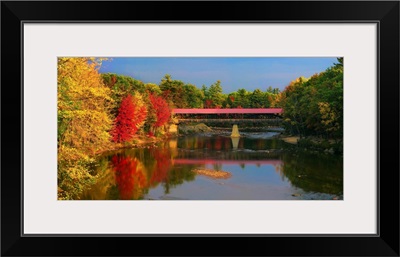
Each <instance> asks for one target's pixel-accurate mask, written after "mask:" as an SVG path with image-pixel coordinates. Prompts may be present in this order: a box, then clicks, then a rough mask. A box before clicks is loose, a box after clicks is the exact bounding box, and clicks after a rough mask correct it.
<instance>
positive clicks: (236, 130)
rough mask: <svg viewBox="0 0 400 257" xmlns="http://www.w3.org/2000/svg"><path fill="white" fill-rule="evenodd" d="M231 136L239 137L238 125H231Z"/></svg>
mask: <svg viewBox="0 0 400 257" xmlns="http://www.w3.org/2000/svg"><path fill="white" fill-rule="evenodd" d="M231 137H240V134H239V128H238V125H233V128H232V134H231Z"/></svg>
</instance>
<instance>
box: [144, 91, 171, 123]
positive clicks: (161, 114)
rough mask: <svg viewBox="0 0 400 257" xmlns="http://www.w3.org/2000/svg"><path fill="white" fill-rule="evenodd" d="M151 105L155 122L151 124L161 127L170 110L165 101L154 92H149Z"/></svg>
mask: <svg viewBox="0 0 400 257" xmlns="http://www.w3.org/2000/svg"><path fill="white" fill-rule="evenodd" d="M149 98H150V102H151V106H152V107H153V110H154V112H155V114H156V122H155V123H154V124H153V126H154V127H156V128H157V127H161V126H163V125H164V124H165V123H167V121H168V120H169V118H170V116H171V111H170V109H169V106H168V103H167V101H166V100H165V99H164V98H162V97H161V96H157V95H155V94H152V93H150V94H149Z"/></svg>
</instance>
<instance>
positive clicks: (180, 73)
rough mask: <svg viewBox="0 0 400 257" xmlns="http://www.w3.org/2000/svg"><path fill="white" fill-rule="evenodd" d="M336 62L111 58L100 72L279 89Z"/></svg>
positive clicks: (331, 59) (226, 88)
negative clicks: (167, 75) (218, 81)
mask: <svg viewBox="0 0 400 257" xmlns="http://www.w3.org/2000/svg"><path fill="white" fill-rule="evenodd" d="M335 62H337V60H336V58H334V57H284V58H280V57H279V58H278V57H114V58H112V59H111V60H110V61H105V62H103V64H102V66H101V68H100V73H107V72H112V73H117V74H121V75H127V76H131V77H133V78H135V79H138V80H141V81H143V82H144V83H154V84H159V83H160V81H161V79H162V78H163V77H164V75H165V74H170V75H171V77H172V79H176V80H181V81H183V82H185V83H191V84H194V85H196V86H197V87H198V88H201V86H202V85H206V86H207V87H209V86H210V85H211V84H213V83H215V82H216V81H217V80H220V81H221V85H222V88H223V90H224V93H229V92H233V91H236V90H238V89H239V88H245V89H246V90H248V91H253V90H254V89H256V88H259V89H261V90H262V91H265V90H266V89H267V88H268V87H269V86H272V87H273V88H275V87H277V88H279V89H281V90H283V89H284V88H285V87H286V86H287V85H288V84H289V83H290V81H292V80H294V79H296V78H298V77H300V76H304V77H310V76H312V75H313V74H315V73H319V72H322V71H324V70H326V69H327V68H328V67H330V66H332V65H333V64H334V63H335Z"/></svg>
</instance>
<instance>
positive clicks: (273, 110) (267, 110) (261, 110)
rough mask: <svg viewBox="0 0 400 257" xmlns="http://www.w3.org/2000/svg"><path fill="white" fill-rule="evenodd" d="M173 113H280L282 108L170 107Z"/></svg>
mask: <svg viewBox="0 0 400 257" xmlns="http://www.w3.org/2000/svg"><path fill="white" fill-rule="evenodd" d="M172 113H173V114H281V113H282V108H233V109H195V108H193V109H172Z"/></svg>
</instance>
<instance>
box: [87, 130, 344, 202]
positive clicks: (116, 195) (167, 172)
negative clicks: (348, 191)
mask: <svg viewBox="0 0 400 257" xmlns="http://www.w3.org/2000/svg"><path fill="white" fill-rule="evenodd" d="M275 134H276V133H274V132H264V133H247V134H246V133H242V137H240V138H236V139H232V138H231V137H229V135H228V134H226V135H218V136H217V135H195V136H185V137H178V138H174V139H170V140H169V141H167V142H164V143H162V144H160V145H158V146H157V147H153V148H144V149H125V150H121V151H116V152H111V153H108V154H106V155H104V156H103V157H102V159H101V160H100V161H99V163H98V165H97V167H96V172H97V174H98V175H99V179H98V182H97V183H96V184H95V185H93V186H92V187H91V188H90V189H89V190H87V191H86V192H84V193H83V195H82V196H81V199H82V200H332V199H335V200H336V199H339V200H341V199H343V158H342V157H339V156H333V155H327V154H315V153H314V154H311V153H307V152H306V151H294V150H293V148H295V147H296V146H292V145H289V144H287V143H285V142H283V141H281V140H279V139H276V138H273V137H272V136H273V135H275ZM196 169H197V170H198V169H200V170H209V171H211V172H212V171H221V170H222V171H226V172H229V173H230V174H231V176H230V177H229V178H225V179H215V178H213V177H210V176H206V175H202V174H197V173H196V172H194V171H195V170H196Z"/></svg>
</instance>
